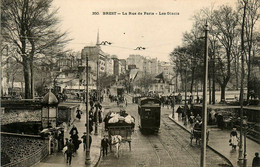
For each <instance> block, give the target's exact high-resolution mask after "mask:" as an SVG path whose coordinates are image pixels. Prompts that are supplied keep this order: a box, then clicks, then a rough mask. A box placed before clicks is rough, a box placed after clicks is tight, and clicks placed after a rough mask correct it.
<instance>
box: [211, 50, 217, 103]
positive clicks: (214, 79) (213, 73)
mask: <svg viewBox="0 0 260 167" xmlns="http://www.w3.org/2000/svg"><path fill="white" fill-rule="evenodd" d="M212 66H213V67H212V68H213V69H212V71H213V72H212V104H215V102H216V94H215V92H216V78H215V77H216V75H215V50H214V52H213V64H212Z"/></svg>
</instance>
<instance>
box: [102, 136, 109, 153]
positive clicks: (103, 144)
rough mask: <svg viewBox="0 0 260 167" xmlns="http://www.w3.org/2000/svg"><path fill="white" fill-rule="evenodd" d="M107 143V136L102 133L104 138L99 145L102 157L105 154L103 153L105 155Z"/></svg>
mask: <svg viewBox="0 0 260 167" xmlns="http://www.w3.org/2000/svg"><path fill="white" fill-rule="evenodd" d="M108 145H109V141H108V138H107V137H106V135H104V138H103V139H102V140H101V147H102V151H103V157H104V156H105V153H106V155H107V148H108Z"/></svg>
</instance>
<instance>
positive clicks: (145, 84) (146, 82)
mask: <svg viewBox="0 0 260 167" xmlns="http://www.w3.org/2000/svg"><path fill="white" fill-rule="evenodd" d="M153 82H154V77H153V75H152V74H149V73H146V74H141V77H140V78H138V80H137V81H136V84H137V86H139V87H141V88H143V89H144V91H145V92H146V91H148V89H149V87H150V86H151V85H152V84H153Z"/></svg>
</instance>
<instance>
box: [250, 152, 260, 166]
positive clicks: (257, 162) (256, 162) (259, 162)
mask: <svg viewBox="0 0 260 167" xmlns="http://www.w3.org/2000/svg"><path fill="white" fill-rule="evenodd" d="M252 167H260V158H259V153H258V152H256V153H255V157H254V159H253V162H252Z"/></svg>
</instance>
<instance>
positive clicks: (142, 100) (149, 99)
mask: <svg viewBox="0 0 260 167" xmlns="http://www.w3.org/2000/svg"><path fill="white" fill-rule="evenodd" d="M148 102H154V104H158V103H159V104H161V101H160V100H159V99H156V98H152V97H141V98H139V100H138V104H139V105H144V104H147V103H148Z"/></svg>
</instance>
